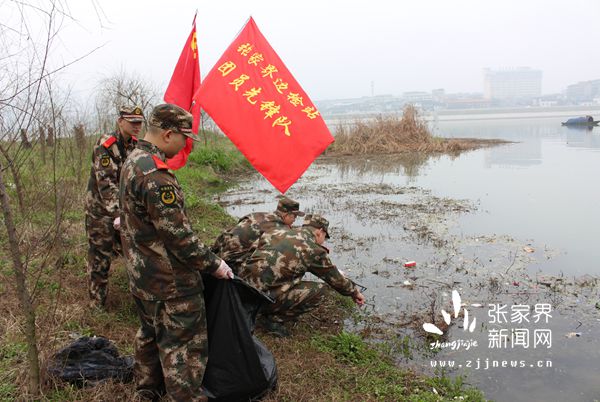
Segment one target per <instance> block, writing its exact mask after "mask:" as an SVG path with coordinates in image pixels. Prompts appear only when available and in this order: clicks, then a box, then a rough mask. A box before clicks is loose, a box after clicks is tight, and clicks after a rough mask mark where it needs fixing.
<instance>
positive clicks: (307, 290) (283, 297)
mask: <svg viewBox="0 0 600 402" xmlns="http://www.w3.org/2000/svg"><path fill="white" fill-rule="evenodd" d="M326 292H327V288H326V287H325V285H324V284H322V283H318V282H311V281H302V282H300V283H298V284H297V285H295V286H293V287H291V288H290V289H288V290H287V291H280V290H278V289H275V290H271V291H270V292H269V294H270V296H271V297H272V298H273V299H275V303H273V304H267V305H264V306H263V307H262V309H261V310H260V312H261V314H263V315H264V316H268V317H269V318H270V319H271V320H273V321H289V320H293V319H295V318H297V317H298V316H300V315H302V314H304V313H307V312H309V311H311V310H313V309H314V308H316V307H317V306H318V305H319V304H321V302H322V301H323V298H324V297H325V294H326Z"/></svg>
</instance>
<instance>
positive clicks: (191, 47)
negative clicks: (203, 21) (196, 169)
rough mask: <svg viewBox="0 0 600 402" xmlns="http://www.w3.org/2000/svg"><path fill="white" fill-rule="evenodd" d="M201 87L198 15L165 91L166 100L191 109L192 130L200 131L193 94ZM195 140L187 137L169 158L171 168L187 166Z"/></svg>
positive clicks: (198, 109)
mask: <svg viewBox="0 0 600 402" xmlns="http://www.w3.org/2000/svg"><path fill="white" fill-rule="evenodd" d="M199 87H200V65H199V64H198V44H197V42H196V17H195V16H194V22H193V23H192V32H190V36H188V38H187V41H186V42H185V46H184V47H183V50H182V51H181V56H179V61H177V65H176V66H175V71H173V76H172V77H171V82H169V86H168V88H167V91H166V92H165V96H164V99H165V102H167V103H174V104H176V105H177V106H180V107H182V108H184V109H185V110H188V111H190V113H192V116H194V123H193V125H192V132H193V133H194V135H196V134H197V133H198V126H199V125H200V105H199V104H198V103H196V102H193V95H194V93H196V91H197V90H198V88H199ZM192 144H193V141H192V140H191V139H190V138H186V143H185V147H184V148H183V149H182V150H181V151H180V152H179V153H178V154H177V155H175V156H174V157H173V158H171V159H169V160H167V165H169V168H171V169H174V170H176V169H179V168H181V167H183V166H185V163H186V162H187V158H188V155H189V154H190V152H192Z"/></svg>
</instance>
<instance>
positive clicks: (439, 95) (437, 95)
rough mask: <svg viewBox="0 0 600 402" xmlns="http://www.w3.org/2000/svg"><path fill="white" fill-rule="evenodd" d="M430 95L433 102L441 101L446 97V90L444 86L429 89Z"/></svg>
mask: <svg viewBox="0 0 600 402" xmlns="http://www.w3.org/2000/svg"><path fill="white" fill-rule="evenodd" d="M431 96H432V97H433V100H434V101H435V102H443V101H444V100H445V99H446V91H445V90H444V88H438V89H434V90H432V91H431Z"/></svg>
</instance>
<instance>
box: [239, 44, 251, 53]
mask: <svg viewBox="0 0 600 402" xmlns="http://www.w3.org/2000/svg"><path fill="white" fill-rule="evenodd" d="M237 51H238V53H239V54H241V55H242V56H248V54H249V53H250V52H251V51H252V45H251V44H249V43H244V44H243V45H240V47H238V50H237Z"/></svg>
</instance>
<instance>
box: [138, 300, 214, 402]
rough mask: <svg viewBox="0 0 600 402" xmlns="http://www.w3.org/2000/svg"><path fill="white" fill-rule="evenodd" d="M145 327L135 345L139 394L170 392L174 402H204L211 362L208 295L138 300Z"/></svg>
mask: <svg viewBox="0 0 600 402" xmlns="http://www.w3.org/2000/svg"><path fill="white" fill-rule="evenodd" d="M134 300H135V304H136V310H137V313H138V316H139V317H140V321H141V327H140V329H139V330H138V332H137V334H136V336H135V341H134V347H135V365H134V376H135V378H136V386H137V390H138V392H140V394H143V395H154V396H155V398H156V397H158V396H159V395H161V394H162V393H164V392H165V391H166V394H167V398H168V400H170V401H203V400H206V399H203V398H204V397H203V395H202V378H203V377H204V370H205V368H206V362H207V358H208V340H207V334H206V311H205V307H204V295H203V294H202V293H198V294H195V295H191V296H185V297H181V298H177V299H173V300H166V301H147V300H141V299H138V298H137V297H135V296H134Z"/></svg>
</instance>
